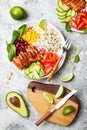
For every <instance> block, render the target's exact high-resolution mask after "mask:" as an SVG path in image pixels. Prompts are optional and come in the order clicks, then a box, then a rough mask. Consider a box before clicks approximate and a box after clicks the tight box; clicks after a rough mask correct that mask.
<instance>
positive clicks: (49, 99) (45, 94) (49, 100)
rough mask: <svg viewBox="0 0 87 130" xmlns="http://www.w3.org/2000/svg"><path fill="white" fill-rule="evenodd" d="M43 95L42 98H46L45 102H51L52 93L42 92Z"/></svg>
mask: <svg viewBox="0 0 87 130" xmlns="http://www.w3.org/2000/svg"><path fill="white" fill-rule="evenodd" d="M43 96H44V98H45V99H46V100H47V102H49V103H51V104H52V103H53V101H54V100H53V97H52V95H51V94H50V93H48V92H43Z"/></svg>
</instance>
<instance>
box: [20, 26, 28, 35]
mask: <svg viewBox="0 0 87 130" xmlns="http://www.w3.org/2000/svg"><path fill="white" fill-rule="evenodd" d="M27 29H28V28H27V25H26V24H24V25H22V26H21V27H19V28H18V32H19V33H20V37H21V36H22V35H23V34H24V33H26V31H27Z"/></svg>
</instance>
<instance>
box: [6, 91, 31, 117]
mask: <svg viewBox="0 0 87 130" xmlns="http://www.w3.org/2000/svg"><path fill="white" fill-rule="evenodd" d="M9 94H12V95H13V96H15V95H16V97H17V95H18V97H20V99H21V101H22V103H23V104H22V105H24V108H25V111H26V115H23V114H21V113H20V112H18V111H17V110H15V109H13V108H12V106H13V105H12V104H11V105H12V106H11V105H10V104H9V102H8V96H9ZM10 98H11V97H10ZM10 98H9V99H10ZM21 101H20V103H21ZM6 103H7V105H8V106H9V107H10V108H11V109H12V110H13V111H15V112H16V113H18V114H19V115H20V116H22V117H26V118H27V117H29V110H28V107H27V105H26V103H25V101H24V99H23V97H22V95H21V94H19V93H18V92H15V91H11V92H8V93H7V94H6ZM14 108H15V106H14ZM20 110H21V109H20Z"/></svg>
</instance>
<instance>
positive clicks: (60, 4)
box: [57, 0, 69, 11]
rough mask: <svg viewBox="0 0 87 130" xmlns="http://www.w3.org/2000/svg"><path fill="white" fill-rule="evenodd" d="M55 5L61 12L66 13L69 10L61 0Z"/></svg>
mask: <svg viewBox="0 0 87 130" xmlns="http://www.w3.org/2000/svg"><path fill="white" fill-rule="evenodd" d="M57 4H58V6H59V7H60V8H61V9H62V10H63V11H68V10H69V7H68V6H66V5H63V4H62V1H61V0H58V3H57Z"/></svg>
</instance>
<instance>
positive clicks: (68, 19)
mask: <svg viewBox="0 0 87 130" xmlns="http://www.w3.org/2000/svg"><path fill="white" fill-rule="evenodd" d="M70 20H71V16H67V17H66V18H65V19H61V20H60V22H61V23H67V22H69V21H70Z"/></svg>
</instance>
